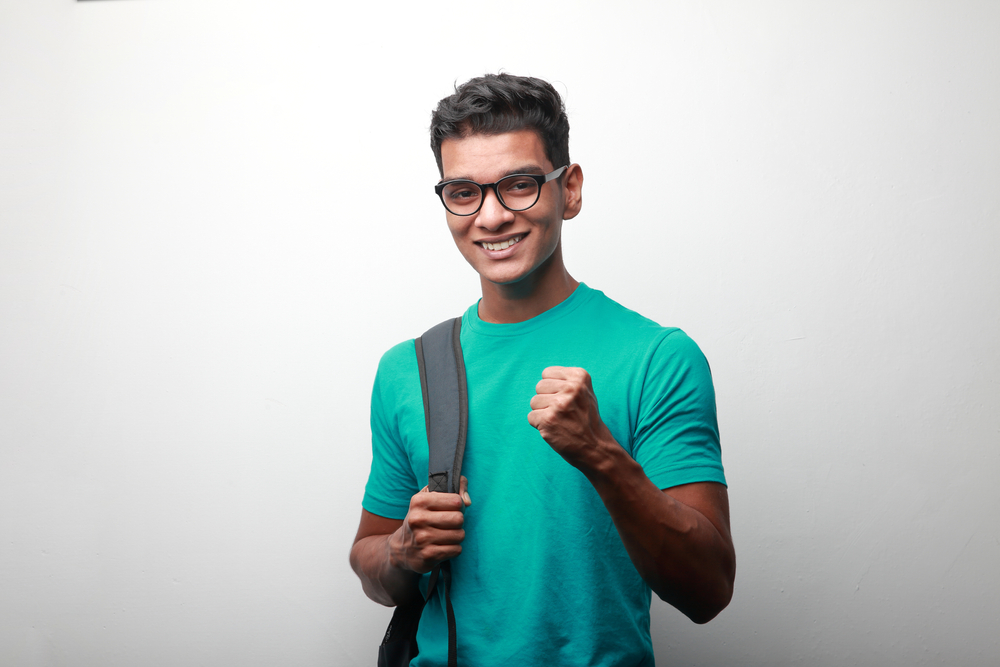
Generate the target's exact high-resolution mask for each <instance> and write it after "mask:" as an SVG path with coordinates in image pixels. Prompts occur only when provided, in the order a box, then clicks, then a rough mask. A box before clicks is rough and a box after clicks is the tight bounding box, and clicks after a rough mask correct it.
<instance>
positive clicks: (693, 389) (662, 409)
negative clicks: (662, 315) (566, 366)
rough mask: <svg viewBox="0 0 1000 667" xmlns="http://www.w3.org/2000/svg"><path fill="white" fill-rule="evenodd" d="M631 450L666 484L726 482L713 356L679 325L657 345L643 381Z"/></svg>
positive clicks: (653, 477)
mask: <svg viewBox="0 0 1000 667" xmlns="http://www.w3.org/2000/svg"><path fill="white" fill-rule="evenodd" d="M632 455H633V456H634V457H635V460H636V461H638V462H639V464H640V465H642V467H643V470H645V472H646V475H647V476H648V477H649V478H650V479H651V480H652V481H653V483H654V484H656V485H657V486H658V487H660V488H661V489H666V488H669V487H671V486H679V485H681V484H690V483H693V482H719V483H720V484H725V483H726V477H725V473H724V471H723V468H722V447H721V445H720V443H719V425H718V419H717V417H716V412H715V389H714V387H713V386H712V372H711V370H710V369H709V366H708V360H707V359H705V355H704V354H702V351H701V349H699V348H698V345H697V344H695V342H694V341H693V340H691V339H690V338H689V337H688V336H687V334H685V333H684V332H683V331H681V330H679V329H674V330H672V331H670V332H669V333H667V334H666V335H664V336H663V338H662V339H661V340H660V342H659V345H657V347H656V349H655V350H654V352H653V354H652V356H651V359H650V362H649V366H648V368H647V370H646V375H645V378H644V381H643V386H642V394H641V399H640V404H639V418H638V422H637V426H636V431H635V437H634V439H633V443H632Z"/></svg>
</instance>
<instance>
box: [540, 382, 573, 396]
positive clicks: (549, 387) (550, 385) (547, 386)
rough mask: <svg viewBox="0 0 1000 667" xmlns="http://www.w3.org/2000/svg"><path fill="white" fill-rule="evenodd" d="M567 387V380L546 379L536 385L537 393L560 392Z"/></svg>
mask: <svg viewBox="0 0 1000 667" xmlns="http://www.w3.org/2000/svg"><path fill="white" fill-rule="evenodd" d="M564 389H566V380H554V379H544V380H539V381H538V384H536V385H535V393H536V394H558V393H559V392H560V391H563V390H564Z"/></svg>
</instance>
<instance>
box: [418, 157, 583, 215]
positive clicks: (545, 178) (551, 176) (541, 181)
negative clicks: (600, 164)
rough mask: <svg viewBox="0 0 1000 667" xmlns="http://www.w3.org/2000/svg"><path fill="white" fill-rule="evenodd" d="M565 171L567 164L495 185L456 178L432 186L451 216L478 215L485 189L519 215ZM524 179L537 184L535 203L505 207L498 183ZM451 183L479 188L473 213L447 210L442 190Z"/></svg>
mask: <svg viewBox="0 0 1000 667" xmlns="http://www.w3.org/2000/svg"><path fill="white" fill-rule="evenodd" d="M567 169H569V165H568V164H567V165H565V166H563V167H559V168H558V169H556V170H554V171H550V172H549V173H547V174H544V175H542V174H510V175H508V176H504V177H503V178H501V179H500V180H499V181H496V182H495V183H476V182H475V181H470V180H469V179H467V178H456V179H454V180H451V181H444V182H443V183H438V184H437V185H435V186H434V192H435V193H437V196H438V197H439V198H440V199H441V204H442V205H443V206H444V210H446V211H448V212H449V213H451V214H452V215H458V216H462V217H466V216H470V215H475V214H476V213H479V210H480V209H481V208H482V207H483V202H485V201H486V188H492V189H493V194H495V195H496V196H497V201H498V202H500V205H501V206H503V207H504V208H505V209H507V210H508V211H511V212H513V213H520V212H521V211H527V210H528V209H529V208H531V207H532V206H534V205H535V204H537V203H538V200H539V199H540V198H541V196H542V186H543V185H545V184H546V183H548V182H549V181H554V180H555V179H557V178H559V177H560V176H562V175H563V173H564V172H565V171H566V170H567ZM525 177H527V178H531V179H534V180H535V182H536V183H538V191H537V192H536V193H535V201H533V202H531V203H530V204H528V205H527V206H525V207H524V208H511V207H510V206H507V204H506V202H504V200H503V196H502V195H501V194H500V190H498V189H497V186H498V185H499V184H500V183H503V182H504V181H506V180H507V179H509V178H525ZM453 183H468V184H470V185H475V186H476V187H477V188H479V191H480V192H481V193H482V197H481V198H480V200H479V206H477V207H476V210H475V211H472V212H471V213H455V212H454V211H452V210H451V209H450V208H448V204H447V203H446V202H445V201H444V189H445V187H446V186H448V185H451V184H453Z"/></svg>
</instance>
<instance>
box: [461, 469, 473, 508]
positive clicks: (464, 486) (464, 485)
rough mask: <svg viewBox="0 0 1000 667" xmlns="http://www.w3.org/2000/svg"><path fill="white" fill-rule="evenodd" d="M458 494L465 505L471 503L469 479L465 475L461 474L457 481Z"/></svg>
mask: <svg viewBox="0 0 1000 667" xmlns="http://www.w3.org/2000/svg"><path fill="white" fill-rule="evenodd" d="M458 495H460V496H462V501H463V502H464V503H465V506H466V507H468V506H469V505H471V504H472V498H470V497H469V480H467V479H466V478H465V475H462V477H461V480H460V481H459V483H458Z"/></svg>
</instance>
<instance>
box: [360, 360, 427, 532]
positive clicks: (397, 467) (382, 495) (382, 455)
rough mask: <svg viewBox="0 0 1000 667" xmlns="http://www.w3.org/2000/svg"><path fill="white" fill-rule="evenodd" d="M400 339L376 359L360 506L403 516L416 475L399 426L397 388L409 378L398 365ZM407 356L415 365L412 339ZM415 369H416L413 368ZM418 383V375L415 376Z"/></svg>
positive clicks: (404, 516)
mask: <svg viewBox="0 0 1000 667" xmlns="http://www.w3.org/2000/svg"><path fill="white" fill-rule="evenodd" d="M406 345H407V344H406V343H403V344H401V345H399V346H396V347H395V348H393V349H392V350H390V351H389V352H387V353H386V354H385V355H384V356H383V357H382V360H381V361H380V362H379V369H378V373H376V375H375V385H374V387H373V388H372V402H371V430H372V465H371V470H370V471H369V473H368V483H367V484H366V485H365V495H364V498H363V499H362V501H361V506H362V507H364V508H365V509H366V510H368V511H369V512H371V513H372V514H377V515H378V516H383V517H386V518H388V519H404V518H406V512H407V511H408V510H409V508H410V499H411V498H412V497H413V494H414V493H415V492H416V490H417V487H416V478H415V477H414V475H413V468H412V466H411V464H410V458H409V455H408V453H407V449H406V446H405V441H404V439H403V437H402V435H401V432H400V428H399V418H398V417H399V415H398V408H399V405H400V403H401V397H400V396H399V394H398V392H397V391H393V390H394V389H395V390H398V389H400V388H401V387H404V386H406V383H407V380H408V379H409V378H406V377H400V376H401V375H405V373H403V372H402V370H401V368H400V366H402V365H405V363H404V361H405V360H404V358H403V357H404V356H405V355H404V354H402V353H404V352H405V350H401V349H400V348H404V347H405V346H406ZM409 357H410V358H412V359H413V366H414V368H415V367H416V357H415V356H414V352H413V341H409ZM414 372H415V371H414ZM417 381H418V383H419V378H418V380H417Z"/></svg>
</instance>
